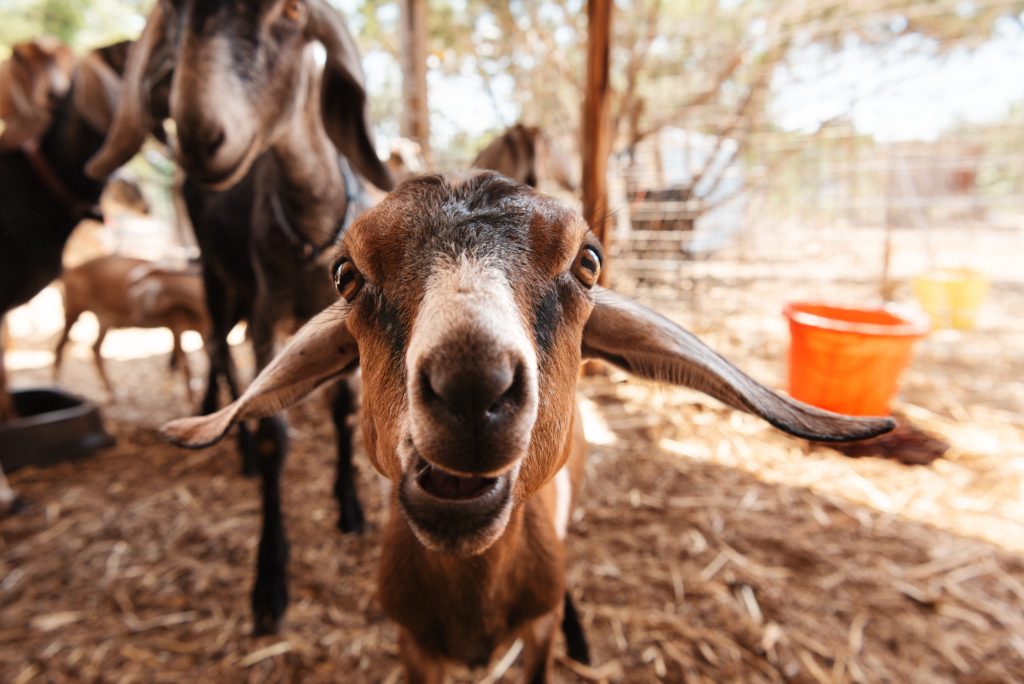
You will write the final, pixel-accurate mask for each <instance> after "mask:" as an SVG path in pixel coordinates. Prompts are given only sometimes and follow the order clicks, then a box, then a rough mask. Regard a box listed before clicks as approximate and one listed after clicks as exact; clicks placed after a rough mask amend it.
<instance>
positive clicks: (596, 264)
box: [572, 247, 601, 288]
mask: <svg viewBox="0 0 1024 684" xmlns="http://www.w3.org/2000/svg"><path fill="white" fill-rule="evenodd" d="M572 271H573V275H575V276H576V279H577V280H579V281H580V282H581V283H583V285H584V286H585V287H587V288H591V287H594V285H596V284H597V278H598V276H600V275H601V257H600V255H599V254H598V253H597V250H596V249H594V248H593V247H584V248H583V249H581V250H580V253H579V254H578V255H576V262H575V263H573V265H572Z"/></svg>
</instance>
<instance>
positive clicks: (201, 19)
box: [90, 0, 391, 633]
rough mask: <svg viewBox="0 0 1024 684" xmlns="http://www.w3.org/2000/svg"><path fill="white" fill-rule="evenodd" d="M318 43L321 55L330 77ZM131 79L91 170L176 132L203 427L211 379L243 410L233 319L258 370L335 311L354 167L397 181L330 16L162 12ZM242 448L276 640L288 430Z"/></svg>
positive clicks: (231, 10)
mask: <svg viewBox="0 0 1024 684" xmlns="http://www.w3.org/2000/svg"><path fill="white" fill-rule="evenodd" d="M317 42H319V43H320V44H322V45H323V46H324V48H326V65H325V66H324V67H321V66H320V65H319V64H318V63H317V60H316V57H315V49H314V43H317ZM168 65H170V68H169V67H168ZM128 72H129V75H128V77H127V78H126V95H125V98H124V106H123V107H122V108H121V110H120V111H119V112H118V118H117V123H116V125H115V128H114V131H113V133H112V134H111V136H110V138H109V139H108V141H107V145H106V146H105V148H104V150H103V151H102V152H101V154H100V155H99V156H98V157H97V159H95V160H94V161H93V162H92V164H91V165H90V168H91V170H92V171H93V172H97V173H106V172H109V171H110V170H111V169H113V168H114V167H116V166H117V165H119V164H120V163H122V162H124V161H125V160H126V159H127V158H128V157H130V156H131V155H132V154H133V153H134V152H135V151H136V150H137V149H138V147H139V145H141V143H142V140H143V138H144V137H145V129H146V128H147V127H149V126H151V125H153V123H154V122H156V121H157V120H159V119H160V118H161V117H162V116H163V115H164V113H167V114H169V115H170V116H171V118H173V120H174V122H175V124H176V126H175V128H176V132H177V137H178V144H177V150H176V152H177V158H178V161H179V162H180V163H181V165H182V167H183V168H184V169H185V171H186V173H187V175H188V181H187V182H186V185H185V187H184V189H183V194H184V197H185V201H186V204H187V205H188V209H189V215H190V218H191V222H192V225H193V227H194V230H195V232H196V238H197V241H198V243H199V247H200V250H201V252H202V262H203V268H204V283H205V286H206V292H207V298H208V299H207V304H208V306H209V309H210V316H211V320H212V325H213V332H212V334H211V335H210V336H209V337H208V338H207V341H206V345H207V352H208V354H209V355H210V359H211V363H210V368H211V376H210V381H209V384H208V391H207V394H206V397H205V399H204V402H203V412H210V411H213V410H214V409H216V406H217V399H218V397H217V394H218V377H220V378H223V379H225V380H226V381H227V384H228V387H229V389H230V390H231V392H232V394H233V396H237V385H236V383H235V380H234V372H233V368H232V366H231V362H230V356H229V355H228V351H227V343H226V338H227V334H228V332H229V331H230V330H231V328H232V327H233V326H234V324H235V323H236V322H237V321H238V320H239V319H241V318H247V319H248V320H249V329H250V333H251V337H252V341H253V347H254V349H255V352H256V362H257V364H256V365H257V367H258V368H263V367H264V366H266V365H267V364H268V363H269V362H270V360H271V359H272V358H273V356H274V351H275V348H274V337H275V326H277V325H278V324H279V323H281V322H287V321H296V322H299V323H301V322H303V321H306V320H308V319H310V318H311V317H313V316H314V315H316V314H317V313H319V312H320V311H321V310H322V309H323V308H324V307H325V306H327V305H329V304H330V302H331V301H332V300H333V297H334V291H333V288H332V287H331V285H330V278H329V276H328V273H327V264H326V261H325V259H326V254H325V253H326V252H327V251H328V250H329V248H331V247H333V245H334V244H335V241H336V240H337V239H338V236H339V235H340V233H341V232H342V231H343V230H344V229H345V228H346V227H347V225H348V222H349V220H350V219H351V217H352V216H355V215H356V214H358V213H359V211H360V209H361V207H362V206H363V205H365V204H366V202H365V201H364V198H363V193H362V185H361V183H360V182H359V181H358V180H357V179H356V177H355V175H354V174H353V173H352V171H351V169H350V164H351V167H353V168H354V169H355V170H356V171H358V172H359V173H361V174H362V175H363V176H364V177H366V178H367V179H368V180H369V181H371V182H372V183H374V184H375V185H377V186H378V187H382V188H385V189H390V187H391V180H390V176H389V174H388V171H387V169H386V168H385V166H384V164H383V163H382V162H381V161H380V159H378V158H377V156H376V152H375V150H374V145H373V143H372V138H371V128H370V125H369V121H368V115H367V111H368V107H367V97H366V92H365V88H364V86H363V74H362V68H361V66H360V58H359V53H358V51H357V49H356V46H355V43H354V41H353V40H352V37H351V36H350V35H349V33H348V30H347V29H346V27H345V24H344V21H343V20H342V17H341V16H340V15H339V14H338V12H337V11H336V10H334V9H333V8H332V7H331V6H330V5H329V4H328V2H327V1H326V0H287V1H282V0H259V1H255V2H248V3H239V2H234V1H233V0H230V1H229V0H204V1H198V0H181V1H180V2H176V3H173V4H172V3H167V2H162V3H158V4H157V5H156V6H155V7H154V9H153V11H152V13H151V15H150V17H149V21H148V23H147V25H146V28H145V30H144V31H143V35H142V37H141V38H140V39H139V42H138V45H137V46H136V48H135V50H133V52H132V55H131V58H130V59H129V65H128ZM161 92H165V93H166V95H164V96H161V95H160V93H161ZM161 97H165V99H166V102H161ZM339 153H340V154H339ZM333 392H334V395H333V398H332V418H333V420H334V423H335V426H336V431H337V436H338V471H337V478H336V481H335V493H336V495H337V497H338V499H339V508H340V514H339V521H338V526H339V528H341V529H342V530H343V531H361V530H362V529H363V526H364V519H363V513H362V509H361V507H360V505H359V500H358V498H357V496H356V490H355V485H354V482H353V474H352V446H351V440H352V429H351V427H350V426H349V424H348V420H349V418H350V416H351V414H352V413H353V412H354V408H355V397H354V394H353V391H352V389H351V388H350V387H349V386H348V384H347V383H345V382H339V383H337V384H336V386H335V387H334V388H333ZM240 446H241V447H242V451H243V456H245V455H249V457H250V458H255V459H257V460H258V468H259V472H260V475H261V477H262V480H263V504H264V505H263V529H262V533H261V537H260V546H259V551H258V556H257V564H256V565H257V570H256V582H255V586H254V588H253V594H252V602H253V611H254V614H255V615H254V629H255V631H256V632H258V633H262V632H271V631H275V630H276V629H277V628H278V625H279V622H280V619H281V617H282V615H283V613H284V610H285V608H286V606H287V602H288V596H287V581H286V566H287V558H288V547H287V539H286V534H285V528H284V522H283V519H282V516H281V509H280V507H281V496H280V482H279V478H280V470H281V468H282V466H283V463H284V458H285V454H286V452H287V437H286V425H285V423H284V421H283V419H282V418H281V417H279V416H275V417H272V418H271V417H268V418H265V419H263V420H261V421H260V422H259V425H258V428H257V432H256V435H255V444H254V445H253V444H252V440H251V439H250V438H249V435H248V433H247V432H244V433H243V432H240ZM250 463H251V462H250Z"/></svg>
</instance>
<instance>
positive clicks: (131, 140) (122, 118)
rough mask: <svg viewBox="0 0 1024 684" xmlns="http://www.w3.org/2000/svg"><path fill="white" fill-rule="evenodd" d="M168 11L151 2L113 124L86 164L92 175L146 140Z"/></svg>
mask: <svg viewBox="0 0 1024 684" xmlns="http://www.w3.org/2000/svg"><path fill="white" fill-rule="evenodd" d="M166 29H167V14H166V12H165V10H164V8H163V3H162V2H157V3H156V4H155V5H154V6H153V11H151V12H150V13H149V19H148V20H147V21H146V27H145V28H144V29H142V35H141V36H139V39H138V40H137V41H135V44H134V45H133V46H132V47H131V50H130V51H129V52H128V63H127V65H126V66H125V73H124V88H123V92H122V96H121V100H120V103H119V105H118V107H117V113H116V114H115V116H114V123H113V126H112V127H111V128H110V132H109V133H108V134H107V138H106V140H104V141H103V147H101V148H100V150H99V152H97V153H96V154H95V155H93V157H92V159H90V160H89V162H88V163H87V164H86V165H85V172H86V174H88V175H89V176H91V177H92V178H106V177H107V176H109V175H110V174H111V173H113V172H114V171H115V170H116V169H118V168H119V167H121V166H122V165H123V164H124V163H125V162H127V161H128V160H129V159H131V158H132V157H133V156H135V153H136V152H138V151H139V149H140V148H141V147H142V143H144V142H146V133H148V132H149V130H150V129H151V128H153V113H152V112H151V111H150V94H151V91H152V89H153V87H154V86H155V85H156V83H157V82H158V81H159V80H160V78H161V77H162V75H164V74H163V71H164V70H165V69H166V65H167V64H168V60H169V59H170V56H169V55H168V54H166V51H167V50H168V49H170V46H169V45H167V31H166Z"/></svg>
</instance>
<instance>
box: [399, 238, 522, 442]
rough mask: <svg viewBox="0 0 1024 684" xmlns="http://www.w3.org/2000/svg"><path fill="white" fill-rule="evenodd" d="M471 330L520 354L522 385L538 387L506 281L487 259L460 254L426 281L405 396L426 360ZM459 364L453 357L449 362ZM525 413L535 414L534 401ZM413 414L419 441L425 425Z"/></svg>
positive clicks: (411, 346) (408, 362)
mask: <svg viewBox="0 0 1024 684" xmlns="http://www.w3.org/2000/svg"><path fill="white" fill-rule="evenodd" d="M469 332H472V333H473V334H474V338H475V339H478V340H480V341H481V342H483V343H491V344H494V345H495V346H499V345H500V348H501V349H502V350H505V351H510V352H513V353H516V354H518V355H519V357H520V358H521V359H522V361H523V370H524V372H525V373H526V378H525V379H524V380H525V382H526V385H527V386H529V387H536V386H537V350H536V348H535V347H534V344H533V341H532V339H531V338H530V335H529V332H528V327H527V323H526V320H525V318H524V316H523V314H522V312H521V311H520V309H519V306H518V305H517V303H516V300H515V296H514V293H513V291H512V286H511V285H510V284H509V282H508V278H507V277H506V275H505V273H504V272H503V271H502V270H501V269H500V268H498V267H497V266H496V265H495V264H494V263H493V262H490V261H489V260H488V259H487V258H477V257H474V256H471V255H467V254H461V255H459V256H458V257H457V258H455V259H442V260H440V261H439V263H438V264H437V265H436V266H435V267H434V271H433V273H432V274H431V276H430V278H429V280H428V281H427V285H426V288H425V291H424V296H423V301H422V302H421V304H420V307H419V311H418V313H417V314H416V321H415V323H414V324H413V328H412V334H411V336H410V339H409V349H408V353H407V354H406V378H407V383H408V386H407V389H408V392H409V395H408V396H410V397H413V396H415V388H414V383H415V382H417V379H418V374H419V369H420V367H421V362H422V361H423V359H424V357H425V356H426V355H427V354H437V353H438V351H439V350H444V349H445V348H446V343H447V342H448V341H449V340H451V339H452V337H453V336H458V335H461V334H466V333H469ZM438 360H440V361H441V362H442V363H443V362H444V360H443V359H438ZM460 360H461V359H458V358H452V359H450V360H449V362H450V363H458V362H459V361H460ZM527 410H528V411H529V412H531V413H532V414H533V415H534V416H535V415H536V412H537V405H536V401H534V402H533V405H532V406H531V407H527ZM411 413H412V415H411V416H410V427H411V429H412V430H411V432H412V437H413V440H414V441H418V437H419V433H420V432H421V431H422V430H424V429H425V428H426V426H424V425H419V424H418V421H417V420H416V419H415V417H414V416H415V413H416V412H415V411H413V412H411ZM531 422H532V421H531Z"/></svg>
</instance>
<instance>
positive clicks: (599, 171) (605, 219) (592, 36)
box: [582, 0, 614, 285]
mask: <svg viewBox="0 0 1024 684" xmlns="http://www.w3.org/2000/svg"><path fill="white" fill-rule="evenodd" d="M613 7H614V1H613V0H588V2H587V26H588V37H587V84H586V92H585V94H584V97H583V116H582V121H583V126H582V129H583V146H582V147H583V174H582V175H583V215H584V216H585V217H586V218H587V220H588V221H590V227H591V229H593V231H594V233H596V234H597V236H598V238H599V239H600V240H601V244H602V245H603V246H604V252H605V255H606V256H605V265H604V268H602V269H601V278H600V283H601V284H602V285H604V284H606V283H607V280H608V263H607V260H608V258H607V254H608V245H609V238H610V234H611V225H612V222H611V220H610V216H609V215H608V155H609V154H610V152H611V126H610V121H611V117H610V112H611V82H610V79H609V52H610V50H611V26H612V8H613Z"/></svg>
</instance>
